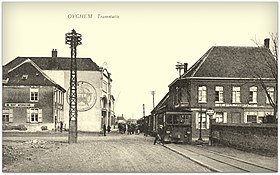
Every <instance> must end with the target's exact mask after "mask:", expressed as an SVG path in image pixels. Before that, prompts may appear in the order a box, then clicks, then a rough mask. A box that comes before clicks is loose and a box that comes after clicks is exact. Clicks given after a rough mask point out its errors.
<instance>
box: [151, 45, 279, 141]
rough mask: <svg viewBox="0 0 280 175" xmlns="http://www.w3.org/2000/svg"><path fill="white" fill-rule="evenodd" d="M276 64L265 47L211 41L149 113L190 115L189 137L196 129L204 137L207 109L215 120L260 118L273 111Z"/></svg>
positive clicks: (258, 119) (257, 119) (208, 118)
mask: <svg viewBox="0 0 280 175" xmlns="http://www.w3.org/2000/svg"><path fill="white" fill-rule="evenodd" d="M185 66H186V65H185ZM276 66H277V65H276V62H275V59H274V57H273V55H272V54H271V52H270V51H269V49H268V48H265V47H228V46H214V47H212V48H210V49H209V50H208V51H207V52H206V53H205V54H204V55H203V56H202V57H201V58H200V59H199V60H198V61H197V62H196V63H195V64H194V65H193V66H192V67H191V68H190V69H187V67H185V72H184V74H183V75H182V76H180V77H179V78H177V79H175V80H174V81H173V82H172V83H171V84H170V85H169V92H168V95H167V96H165V97H164V98H165V99H166V98H167V99H166V100H164V103H162V104H159V106H157V107H156V108H155V110H154V111H153V114H154V116H160V115H159V114H164V113H163V112H162V111H164V112H165V113H166V112H168V111H176V112H184V113H185V114H186V115H187V114H190V115H191V120H192V137H193V138H198V136H199V134H200V132H202V136H205V137H208V134H209V130H208V129H209V124H210V116H209V115H208V113H207V111H208V110H209V109H211V110H214V115H213V118H214V119H215V121H216V122H222V123H261V122H263V119H264V117H265V116H266V115H274V109H273V108H272V106H271V103H270V100H269V97H270V99H271V100H273V101H275V100H276V94H277V82H276V78H275V76H274V72H276V70H277V69H276ZM268 94H269V97H268ZM156 121H157V120H156ZM155 126H156V124H155Z"/></svg>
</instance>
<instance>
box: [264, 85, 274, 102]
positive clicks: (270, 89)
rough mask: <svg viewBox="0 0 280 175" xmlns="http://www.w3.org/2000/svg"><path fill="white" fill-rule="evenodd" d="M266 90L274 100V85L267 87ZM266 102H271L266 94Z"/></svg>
mask: <svg viewBox="0 0 280 175" xmlns="http://www.w3.org/2000/svg"><path fill="white" fill-rule="evenodd" d="M266 90H267V93H268V94H269V96H270V98H271V100H272V101H274V87H267V88H266ZM266 103H269V98H268V97H267V96H266Z"/></svg>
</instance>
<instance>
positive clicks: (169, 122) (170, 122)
mask: <svg viewBox="0 0 280 175" xmlns="http://www.w3.org/2000/svg"><path fill="white" fill-rule="evenodd" d="M166 123H167V124H172V115H168V116H167V117H166Z"/></svg>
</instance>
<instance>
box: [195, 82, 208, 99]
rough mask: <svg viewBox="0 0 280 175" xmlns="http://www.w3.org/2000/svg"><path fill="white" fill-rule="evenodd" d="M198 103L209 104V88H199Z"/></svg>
mask: <svg viewBox="0 0 280 175" xmlns="http://www.w3.org/2000/svg"><path fill="white" fill-rule="evenodd" d="M197 100H198V103H207V87H206V86H205V85H201V86H198V96H197Z"/></svg>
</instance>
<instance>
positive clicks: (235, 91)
mask: <svg viewBox="0 0 280 175" xmlns="http://www.w3.org/2000/svg"><path fill="white" fill-rule="evenodd" d="M232 103H240V87H232Z"/></svg>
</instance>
